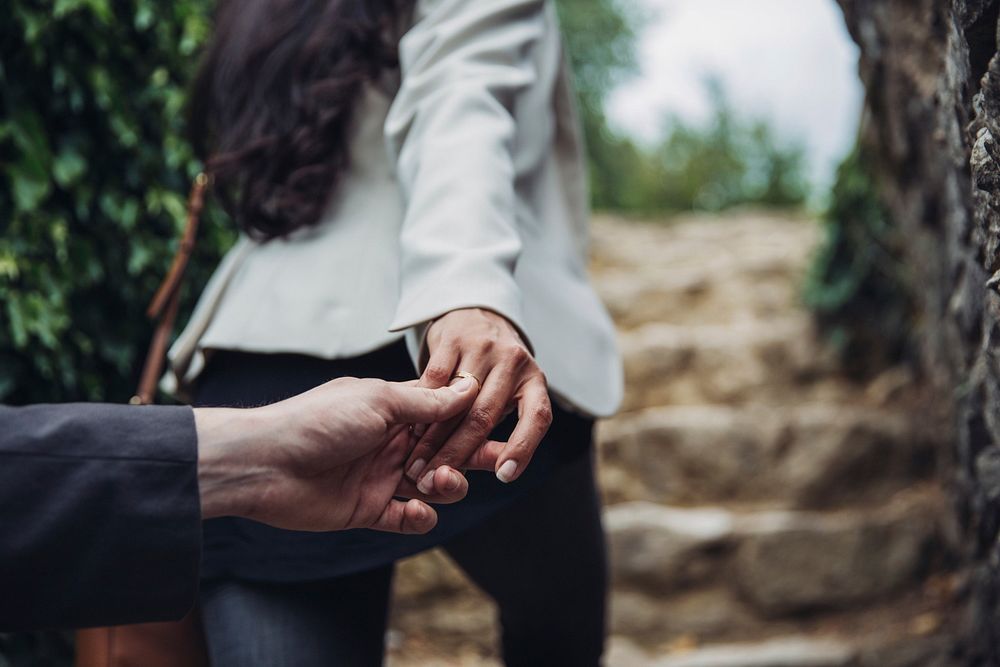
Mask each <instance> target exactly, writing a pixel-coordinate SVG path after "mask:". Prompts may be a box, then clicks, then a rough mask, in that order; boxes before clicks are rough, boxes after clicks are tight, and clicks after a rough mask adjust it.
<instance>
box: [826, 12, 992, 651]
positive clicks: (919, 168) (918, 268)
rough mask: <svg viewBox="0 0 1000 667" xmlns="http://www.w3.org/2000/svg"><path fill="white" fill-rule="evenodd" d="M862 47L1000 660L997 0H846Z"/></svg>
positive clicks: (966, 528) (964, 535)
mask: <svg viewBox="0 0 1000 667" xmlns="http://www.w3.org/2000/svg"><path fill="white" fill-rule="evenodd" d="M839 1H840V4H841V6H842V8H843V10H844V15H845V17H846V20H847V25H848V28H849V30H850V31H851V34H852V36H853V37H854V39H855V41H857V43H858V44H859V45H860V47H861V65H860V70H861V76H862V79H863V81H864V84H865V88H866V91H867V100H866V122H865V129H864V131H863V135H862V140H863V142H864V143H865V144H866V146H867V147H868V148H869V149H870V151H871V154H872V155H876V156H877V157H878V160H879V165H878V173H879V175H880V187H881V191H882V193H883V195H884V198H885V203H886V204H887V206H888V208H889V210H890V212H891V214H892V216H893V219H894V221H895V222H896V223H897V224H898V225H900V226H901V228H902V229H903V230H904V232H905V234H906V236H907V252H908V254H909V257H908V260H909V262H908V263H909V265H910V266H911V267H913V279H914V280H913V285H914V287H915V288H916V291H917V294H918V296H919V299H920V303H921V307H922V319H921V325H920V329H919V337H920V340H921V343H922V346H923V358H924V361H925V365H926V368H927V370H928V372H929V373H928V374H929V376H930V377H931V378H932V379H933V380H934V381H935V382H936V384H937V385H938V387H939V388H940V390H941V397H942V401H943V402H945V403H949V404H950V405H951V407H952V409H953V413H954V418H955V421H956V424H957V438H956V446H955V450H954V452H953V461H952V465H953V469H954V480H953V482H954V489H955V497H956V506H957V511H958V517H959V524H960V528H961V533H960V535H959V546H960V547H961V549H962V552H963V555H964V557H965V559H966V564H967V565H968V578H967V581H966V587H965V591H966V595H967V601H968V603H969V606H968V611H969V617H968V619H967V621H968V625H967V633H968V634H967V638H966V640H965V642H964V646H965V653H966V655H965V658H964V661H963V664H968V665H997V664H1000V543H998V535H1000V325H998V323H1000V296H998V294H997V291H996V290H997V284H998V283H1000V271H998V270H1000V235H998V231H1000V166H998V165H1000V55H998V54H997V28H998V26H997V19H998V14H1000V1H998V0H947V1H946V0H839Z"/></svg>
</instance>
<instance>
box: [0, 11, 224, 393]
mask: <svg viewBox="0 0 1000 667" xmlns="http://www.w3.org/2000/svg"><path fill="white" fill-rule="evenodd" d="M8 6H9V7H10V8H9V10H8V12H7V15H6V17H5V19H4V21H3V22H2V24H0V52H2V58H0V62H2V63H3V64H2V69H0V85H2V86H3V90H4V96H3V97H2V98H0V165H2V172H0V231H2V233H0V304H2V305H0V400H2V401H4V402H8V403H21V402H32V401H43V400H48V401H65V400H110V401H123V400H126V399H127V398H128V397H129V396H130V394H131V391H132V388H133V384H134V381H135V377H136V371H137V367H138V365H139V364H140V363H141V361H142V354H143V352H144V350H143V347H144V345H145V343H146V341H147V340H148V337H149V334H150V325H149V324H148V323H147V322H146V319H145V316H144V314H143V311H144V308H145V305H146V303H147V301H148V299H149V297H150V295H151V294H152V292H153V290H154V289H155V288H156V285H157V283H158V281H159V279H160V278H161V277H162V276H163V274H164V272H165V270H166V267H167V264H168V262H169V258H170V256H171V255H172V252H173V250H174V243H175V239H176V237H177V234H178V230H179V228H180V227H181V226H182V224H183V217H184V195H185V192H186V190H187V187H188V183H189V182H190V180H191V178H192V176H193V175H194V174H195V173H196V172H197V170H198V165H197V164H196V162H195V160H194V159H193V157H192V153H191V149H190V148H189V146H188V145H187V143H186V142H185V141H184V140H183V138H182V119H183V113H182V110H183V107H184V85H185V82H186V81H187V79H188V76H189V74H190V72H191V69H192V66H193V64H194V62H195V56H196V52H197V49H198V46H199V45H200V44H201V42H202V41H203V40H204V39H205V37H206V36H207V34H208V30H209V22H208V15H207V12H208V7H209V3H208V2H205V1H204V0H176V1H174V2H157V1H156V0H56V1H55V2H54V3H37V2H29V1H27V0H12V4H10V5H8ZM205 227H206V230H205V233H204V234H203V235H202V238H201V240H200V257H199V258H198V261H196V262H195V271H194V276H193V282H195V283H197V282H200V281H201V280H204V278H205V272H206V270H208V269H210V268H211V267H212V265H213V264H214V263H215V261H216V258H217V256H218V251H219V248H220V247H222V246H223V245H225V244H226V243H228V241H229V239H230V237H231V235H230V233H229V232H228V230H227V227H226V226H225V225H223V224H208V225H206V226H205Z"/></svg>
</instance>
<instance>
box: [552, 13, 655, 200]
mask: <svg viewBox="0 0 1000 667" xmlns="http://www.w3.org/2000/svg"><path fill="white" fill-rule="evenodd" d="M556 5H557V7H558V9H559V19H560V22H561V23H562V27H563V33H564V35H565V40H566V50H567V52H568V53H569V59H570V64H571V65H572V68H573V76H574V83H575V84H576V90H577V97H578V99H579V102H580V116H581V122H582V124H583V132H584V138H585V140H586V143H587V151H588V154H589V158H590V182H591V197H592V201H593V204H594V206H596V207H597V208H603V209H621V208H637V207H638V205H639V202H637V201H634V199H635V193H636V191H637V190H636V187H635V183H634V180H633V179H634V176H635V174H637V173H638V172H639V171H641V170H643V169H646V168H647V167H648V161H647V160H646V159H645V156H643V155H642V153H641V152H640V151H639V150H638V149H637V148H636V147H635V146H634V145H633V144H632V142H631V141H629V140H628V139H626V138H623V137H621V136H619V135H617V134H615V133H614V132H613V131H612V130H611V129H610V128H609V127H608V121H607V117H606V115H605V113H604V104H605V102H606V101H607V98H608V95H609V94H610V93H611V91H612V90H613V89H614V87H615V86H616V85H618V84H619V83H621V81H623V80H624V79H626V78H627V77H628V76H630V75H633V74H635V73H636V72H637V71H638V65H637V62H638V61H637V57H636V49H635V41H636V39H635V31H636V26H637V25H638V24H639V19H640V15H639V14H638V13H637V11H636V10H635V9H634V8H633V7H632V6H631V5H630V6H626V5H624V4H623V3H620V2H617V1H616V0H558V2H557V3H556Z"/></svg>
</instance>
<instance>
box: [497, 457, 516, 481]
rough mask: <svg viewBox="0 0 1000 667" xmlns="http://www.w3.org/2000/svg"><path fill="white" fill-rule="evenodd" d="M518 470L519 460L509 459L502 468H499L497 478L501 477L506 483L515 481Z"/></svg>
mask: <svg viewBox="0 0 1000 667" xmlns="http://www.w3.org/2000/svg"><path fill="white" fill-rule="evenodd" d="M516 472H517V461H513V460H512V461H507V462H506V463H504V464H503V465H502V466H500V470H497V479H499V480H500V481H501V482H503V483H504V484H507V483H508V482H511V481H513V479H514V473H516Z"/></svg>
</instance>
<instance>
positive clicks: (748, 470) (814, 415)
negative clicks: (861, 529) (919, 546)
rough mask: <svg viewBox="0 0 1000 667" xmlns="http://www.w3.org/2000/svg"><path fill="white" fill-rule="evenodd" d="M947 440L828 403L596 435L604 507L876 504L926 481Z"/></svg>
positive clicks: (643, 420) (661, 416)
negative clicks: (633, 503)
mask: <svg viewBox="0 0 1000 667" xmlns="http://www.w3.org/2000/svg"><path fill="white" fill-rule="evenodd" d="M947 437H948V436H947V433H946V432H944V431H943V430H942V429H941V428H940V427H939V424H938V422H937V421H936V420H931V419H927V420H923V419H920V418H919V417H914V415H912V414H910V413H907V412H901V411H894V410H887V409H879V408H871V407H865V406H859V405H833V404H828V403H822V404H799V405H787V406H763V405H756V406H745V407H730V406H725V405H679V406H670V407H661V408H648V409H646V410H641V411H637V412H631V413H624V414H622V415H620V416H618V417H615V418H613V419H610V420H606V421H604V422H601V423H600V424H599V426H598V429H597V442H598V446H599V451H600V454H601V466H600V476H601V480H602V487H603V489H604V491H605V497H606V499H607V500H608V501H609V502H620V501H624V500H652V501H656V502H663V503H670V504H688V505H690V504H706V503H732V502H741V503H747V502H764V503H766V502H771V503H780V504H782V505H784V506H792V507H800V508H802V507H804V508H818V507H830V506H844V505H858V504H864V503H871V502H877V501H880V500H884V499H885V498H887V497H888V496H889V495H891V494H892V493H894V492H896V491H898V490H900V489H902V488H905V487H906V486H908V485H910V484H912V483H913V482H914V481H918V480H923V479H927V478H928V477H929V476H930V475H931V474H932V473H933V471H934V469H935V460H936V456H937V455H938V453H939V452H941V451H944V447H945V446H946V444H947Z"/></svg>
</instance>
